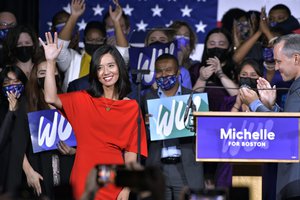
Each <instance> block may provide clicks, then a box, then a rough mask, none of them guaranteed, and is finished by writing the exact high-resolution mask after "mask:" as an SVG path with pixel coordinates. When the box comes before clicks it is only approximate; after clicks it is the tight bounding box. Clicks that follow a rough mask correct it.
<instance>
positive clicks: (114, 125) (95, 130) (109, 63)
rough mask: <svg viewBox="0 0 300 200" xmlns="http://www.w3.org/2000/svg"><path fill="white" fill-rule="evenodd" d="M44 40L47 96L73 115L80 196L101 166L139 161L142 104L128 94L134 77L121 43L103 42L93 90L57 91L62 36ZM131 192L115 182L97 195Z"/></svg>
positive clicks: (74, 178)
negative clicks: (125, 58)
mask: <svg viewBox="0 0 300 200" xmlns="http://www.w3.org/2000/svg"><path fill="white" fill-rule="evenodd" d="M40 41H41V43H42V45H43V47H44V50H45V55H46V59H47V71H46V77H45V100H46V102H47V103H50V104H52V105H53V106H55V107H56V108H57V109H59V110H60V111H61V112H62V113H63V114H64V115H65V116H66V117H67V119H68V120H69V122H70V123H71V125H72V127H73V130H74V132H75V135H76V140H77V150H76V157H75V162H74V166H73V169H72V174H71V184H72V186H73V191H74V195H75V198H76V199H79V198H80V197H81V195H82V194H83V192H84V186H85V182H86V179H87V175H88V173H89V171H90V170H91V169H92V168H93V167H94V166H95V165H96V164H124V163H129V162H136V159H137V149H138V145H137V137H138V133H137V131H138V124H137V120H136V119H137V118H138V115H139V106H138V104H137V102H136V101H135V100H130V99H128V98H127V97H126V95H128V93H129V92H130V82H129V77H128V73H127V70H126V66H125V62H124V60H123V58H122V56H121V55H120V53H119V52H118V50H117V49H116V48H115V47H113V46H110V45H103V46H102V47H100V48H99V49H97V50H96V52H95V53H94V54H93V57H92V62H91V67H90V75H89V81H90V88H89V89H88V90H86V91H79V92H72V93H66V94H61V95H57V91H56V85H55V76H54V72H55V59H56V57H57V55H58V54H59V52H60V50H61V47H58V46H57V34H55V35H54V41H53V39H52V36H51V34H50V33H46V41H47V45H46V44H45V43H44V42H43V41H42V40H41V39H40ZM142 124H143V122H142ZM141 130H142V131H141V133H142V134H141V141H142V142H141V154H142V155H144V156H147V142H146V132H145V127H144V125H142V128H141ZM128 196H129V190H128V189H127V188H117V187H115V186H114V185H113V184H109V185H107V186H106V187H104V188H102V189H100V190H99V191H98V192H97V194H96V199H118V200H127V199H128Z"/></svg>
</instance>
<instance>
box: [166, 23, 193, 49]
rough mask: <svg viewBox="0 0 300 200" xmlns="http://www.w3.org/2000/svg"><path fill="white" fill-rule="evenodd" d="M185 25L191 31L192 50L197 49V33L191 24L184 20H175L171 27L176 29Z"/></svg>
mask: <svg viewBox="0 0 300 200" xmlns="http://www.w3.org/2000/svg"><path fill="white" fill-rule="evenodd" d="M182 26H185V27H186V28H187V29H188V30H189V32H190V36H189V37H190V46H191V52H192V51H194V50H195V48H196V43H197V35H196V33H195V31H194V30H193V29H192V28H191V26H190V25H189V24H188V23H187V22H184V21H174V22H173V23H172V24H171V25H170V27H169V28H172V29H174V30H175V31H176V30H178V29H180V27H182Z"/></svg>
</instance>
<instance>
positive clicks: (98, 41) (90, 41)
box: [85, 38, 106, 45]
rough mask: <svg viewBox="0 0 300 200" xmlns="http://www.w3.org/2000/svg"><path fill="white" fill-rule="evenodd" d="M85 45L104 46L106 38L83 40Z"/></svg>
mask: <svg viewBox="0 0 300 200" xmlns="http://www.w3.org/2000/svg"><path fill="white" fill-rule="evenodd" d="M85 42H86V43H87V44H100V45H102V44H104V43H105V42H106V38H101V39H93V40H85Z"/></svg>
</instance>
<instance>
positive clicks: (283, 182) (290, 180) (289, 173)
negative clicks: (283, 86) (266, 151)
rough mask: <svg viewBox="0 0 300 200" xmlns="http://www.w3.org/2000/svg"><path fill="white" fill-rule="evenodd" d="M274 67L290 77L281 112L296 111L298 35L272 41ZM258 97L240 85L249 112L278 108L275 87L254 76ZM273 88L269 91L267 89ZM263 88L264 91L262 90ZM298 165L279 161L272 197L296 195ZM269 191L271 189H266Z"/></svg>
mask: <svg viewBox="0 0 300 200" xmlns="http://www.w3.org/2000/svg"><path fill="white" fill-rule="evenodd" d="M273 45H274V60H275V69H276V70H278V71H279V72H280V74H281V76H282V79H283V80H284V81H290V80H292V81H293V83H292V85H291V86H290V88H289V91H288V94H287V97H286V101H285V106H284V108H283V112H300V104H299V101H300V96H299V93H300V90H299V88H300V35H298V34H288V35H284V36H280V37H279V38H277V39H276V40H275V41H274V43H273ZM257 88H258V89H263V90H259V96H260V98H258V95H257V94H256V93H255V92H254V91H252V90H249V89H248V88H241V89H240V94H241V100H242V102H244V103H246V104H247V105H248V106H249V107H250V109H251V111H254V112H271V111H273V112H274V111H275V112H278V111H281V108H280V107H279V106H278V105H277V104H276V103H275V102H276V90H274V89H275V87H271V85H270V84H269V83H268V82H267V81H266V80H265V79H263V78H259V79H258V84H257ZM272 88H273V90H271V89H272ZM264 89H267V90H264ZM299 171H300V165H299V163H289V164H286V163H281V164H278V168H277V182H276V199H299V198H300V190H299V187H300V176H299ZM269 192H270V193H272V192H273V191H271V190H270V191H269Z"/></svg>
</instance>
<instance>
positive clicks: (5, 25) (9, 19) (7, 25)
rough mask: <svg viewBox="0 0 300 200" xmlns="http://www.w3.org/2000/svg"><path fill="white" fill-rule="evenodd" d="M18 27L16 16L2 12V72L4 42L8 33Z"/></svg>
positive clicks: (0, 63)
mask: <svg viewBox="0 0 300 200" xmlns="http://www.w3.org/2000/svg"><path fill="white" fill-rule="evenodd" d="M16 25H17V19H16V16H15V15H14V14H13V13H11V12H8V11H2V12H0V71H1V69H2V66H3V64H4V63H3V62H4V60H3V59H4V58H3V57H4V52H3V41H4V39H5V37H6V35H7V33H8V31H9V30H10V29H11V28H13V27H15V26H16Z"/></svg>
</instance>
